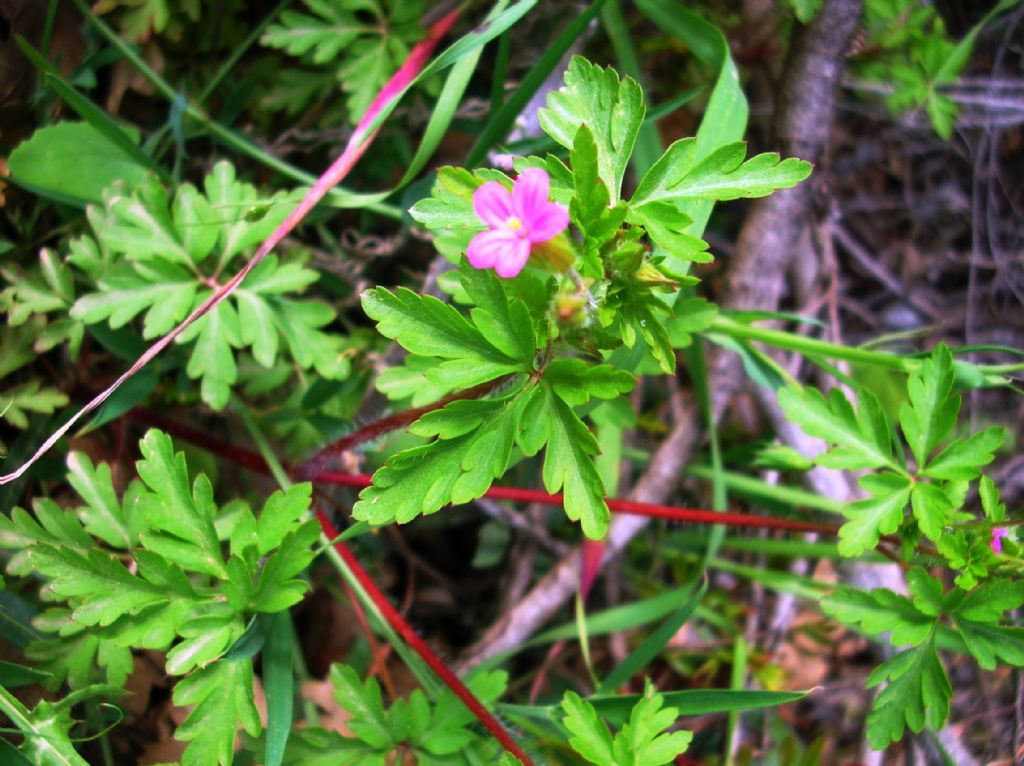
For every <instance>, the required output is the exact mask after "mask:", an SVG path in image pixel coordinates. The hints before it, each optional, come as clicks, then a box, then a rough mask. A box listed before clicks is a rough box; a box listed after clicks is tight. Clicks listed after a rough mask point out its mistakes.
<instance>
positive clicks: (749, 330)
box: [708, 315, 920, 373]
mask: <svg viewBox="0 0 1024 766" xmlns="http://www.w3.org/2000/svg"><path fill="white" fill-rule="evenodd" d="M708 332H712V333H716V332H717V333H721V334H722V335H725V336H727V337H730V338H736V339H742V340H759V341H761V342H762V343H767V344H769V345H771V346H775V347H776V348H784V349H787V350H789V351H796V352H798V353H801V354H806V355H808V356H825V357H829V358H830V359H842V360H845V361H847V362H862V363H864V364H873V365H875V366H878V367H887V368H889V369H893V370H899V371H900V372H907V373H909V372H913V371H914V370H916V369H917V367H918V365H919V364H920V362H919V361H918V360H917V359H909V358H907V357H903V356H897V355H895V354H886V353H882V352H880V351H869V350H868V349H863V348H857V347H856V346H844V345H841V344H839V343H829V342H828V341H824V340H817V339H815V338H808V337H805V336H803V335H797V334H796V333H791V332H787V331H785V330H775V329H772V328H770V327H755V326H754V325H749V324H745V323H743V322H738V321H736V320H735V319H732V318H730V317H728V316H723V315H719V316H718V317H716V318H715V321H714V322H712V323H711V327H710V328H709V329H708Z"/></svg>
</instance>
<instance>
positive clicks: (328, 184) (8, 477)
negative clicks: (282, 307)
mask: <svg viewBox="0 0 1024 766" xmlns="http://www.w3.org/2000/svg"><path fill="white" fill-rule="evenodd" d="M460 12H461V11H460V9H456V10H454V11H452V12H450V13H448V14H446V15H445V16H443V17H442V18H441V19H440V20H439V21H437V22H435V23H434V24H433V25H432V26H431V27H430V29H429V31H428V32H427V36H426V37H424V38H423V39H422V40H420V41H419V42H418V43H417V44H416V46H415V47H414V48H413V49H412V51H410V53H409V57H408V58H407V59H406V60H405V63H404V64H402V66H401V67H400V68H399V70H398V71H397V72H395V74H394V75H392V77H391V79H390V80H388V82H387V84H386V85H385V86H384V87H383V88H382V89H381V91H380V93H378V94H377V97H376V98H375V99H374V100H373V103H372V104H370V108H369V109H367V110H366V114H365V115H363V118H362V119H361V120H360V121H359V124H358V125H357V126H356V129H355V132H354V133H353V134H352V137H351V138H350V139H349V141H348V143H347V144H346V145H345V149H344V151H343V152H342V153H341V156H340V157H338V159H337V160H335V161H334V163H333V164H332V165H331V166H330V167H329V168H328V169H327V170H326V172H324V174H323V175H322V176H320V178H318V179H317V181H316V183H315V184H313V187H312V188H311V189H310V190H309V191H308V192H306V195H305V196H304V197H303V198H302V199H301V200H300V201H299V203H298V204H297V205H296V206H295V209H294V210H292V212H291V213H290V214H289V215H288V217H287V218H285V220H284V221H283V222H282V223H281V225H280V226H278V227H277V228H276V229H275V230H274V232H273V233H272V234H271V235H270V236H269V237H268V238H267V239H266V241H265V242H264V243H263V244H262V245H260V247H259V249H258V250H257V251H256V253H255V254H254V255H253V256H252V258H250V259H249V261H248V262H247V263H246V264H245V266H243V267H242V269H241V270H240V271H239V272H238V273H237V274H235V276H233V277H232V278H231V279H230V280H229V281H228V282H226V283H225V284H224V285H223V286H221V287H220V288H218V289H217V290H215V291H214V292H213V293H212V294H211V295H210V296H209V297H208V298H207V299H206V300H205V301H203V302H202V304H200V305H199V306H198V307H196V308H195V309H194V310H193V311H192V313H190V314H189V315H188V316H187V317H186V318H185V320H184V321H183V322H182V323H181V324H179V325H178V326H177V327H175V328H174V329H173V330H171V331H170V332H169V333H167V334H166V335H165V336H163V337H162V338H160V340H158V341H157V342H156V343H154V344H153V345H152V346H150V347H149V348H147V349H146V350H145V352H143V354H142V356H140V357H139V358H138V359H136V360H135V362H134V364H132V366H131V367H129V368H128V369H127V370H126V371H125V372H124V373H122V374H121V376H120V377H118V378H117V380H115V381H114V382H113V383H111V384H110V385H109V386H108V387H107V388H105V389H103V391H101V392H100V393H99V394H97V395H96V396H95V397H94V398H93V399H92V400H91V401H90V402H89V403H88V404H86V405H85V406H84V407H82V408H81V409H80V410H78V412H76V413H75V414H74V415H72V416H71V417H70V418H69V419H68V420H67V422H65V423H64V424H63V425H62V426H61V427H60V428H58V429H57V430H56V431H54V432H53V433H52V434H50V436H49V437H48V438H47V439H46V441H44V442H43V443H42V445H41V446H40V447H39V449H37V450H36V451H35V453H34V454H33V455H32V457H30V458H29V459H28V460H27V461H26V462H24V463H22V464H21V466H20V467H19V468H18V469H17V470H15V471H13V472H12V473H9V474H5V475H3V476H0V484H7V483H8V482H11V481H14V480H15V479H18V478H19V477H20V476H21V475H22V474H24V473H25V471H27V470H28V469H29V468H30V467H31V466H32V465H34V464H35V463H36V461H37V460H39V458H41V457H42V456H43V455H45V454H46V453H47V452H48V451H49V450H50V449H51V448H52V447H53V445H55V444H56V443H57V442H58V441H60V440H61V439H62V438H63V437H64V436H65V435H66V434H67V433H68V432H69V431H70V430H71V429H72V428H73V427H74V425H75V424H76V423H77V422H78V421H79V420H81V419H82V418H83V417H84V416H85V415H87V414H88V413H90V412H92V411H93V410H95V409H96V408H97V407H99V406H100V405H101V404H103V402H105V401H106V400H107V399H109V398H110V397H111V396H112V395H113V393H114V392H115V391H117V389H118V388H120V387H121V385H122V384H123V383H124V382H125V381H127V380H128V379H129V378H131V377H132V376H133V375H135V374H136V373H137V372H138V371H139V370H141V369H142V368H143V367H145V366H146V365H147V364H149V362H150V361H152V360H153V358H154V357H156V356H157V355H158V354H159V353H160V352H161V351H163V350H164V349H165V348H167V346H169V345H170V344H171V343H173V342H174V340H175V338H177V337H178V336H179V335H181V333H183V332H184V331H185V329H186V328H188V326H189V325H191V324H192V323H193V322H195V321H196V320H197V319H199V318H200V317H202V316H204V315H205V314H207V313H208V312H210V311H211V310H213V309H214V308H216V307H217V305H218V304H220V303H221V302H222V301H224V300H225V299H226V298H227V297H228V296H229V295H230V294H231V293H233V292H234V291H235V288H237V287H238V285H240V284H241V283H242V280H244V279H245V278H246V276H248V274H249V272H251V271H252V270H253V269H254V268H256V265H257V264H259V263H260V261H262V260H263V259H264V258H266V257H267V255H268V254H269V253H270V252H271V250H273V249H274V248H275V247H276V246H277V245H278V243H280V242H281V240H282V239H284V238H285V236H287V235H288V234H289V233H290V232H291V230H292V229H294V228H295V227H296V226H297V225H298V223H299V221H301V220H302V219H303V218H305V217H306V215H307V214H308V213H309V211H310V210H312V209H313V207H314V206H315V205H316V204H317V203H318V202H319V201H320V200H321V199H323V197H324V195H326V194H327V192H329V191H330V190H331V189H332V188H334V187H335V186H336V185H338V184H339V183H340V182H341V181H342V179H344V178H345V176H347V175H348V173H349V171H350V170H351V169H352V167H353V166H354V165H355V164H356V162H358V161H359V158H360V157H362V156H363V154H364V153H365V152H366V149H367V147H369V146H370V144H371V143H372V142H373V138H374V137H375V136H376V135H377V131H378V130H379V126H378V127H377V128H372V129H371V127H370V126H371V125H372V124H373V122H374V120H376V119H377V117H378V116H379V115H380V113H381V112H382V111H384V109H385V108H387V107H388V106H389V105H390V104H391V102H392V101H393V100H394V99H395V98H397V97H398V96H400V95H401V94H402V93H403V92H404V91H405V89H406V88H407V87H408V85H409V83H410V82H411V81H412V80H413V78H415V77H416V75H417V74H418V73H419V72H420V71H421V70H422V69H423V67H424V66H426V64H427V60H428V59H429V58H430V54H431V53H432V52H433V50H434V48H435V47H437V44H438V42H440V40H441V38H442V37H444V35H445V34H446V33H447V32H448V30H449V29H450V28H451V26H452V24H454V23H455V20H456V19H458V17H459V14H460Z"/></svg>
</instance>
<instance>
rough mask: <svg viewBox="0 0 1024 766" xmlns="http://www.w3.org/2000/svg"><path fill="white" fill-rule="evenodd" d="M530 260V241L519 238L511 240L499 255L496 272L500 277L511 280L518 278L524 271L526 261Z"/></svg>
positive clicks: (495, 265)
mask: <svg viewBox="0 0 1024 766" xmlns="http://www.w3.org/2000/svg"><path fill="white" fill-rule="evenodd" d="M529 258H530V243H529V241H528V240H525V239H519V238H518V237H517V238H515V239H513V240H510V241H509V244H508V245H507V246H506V247H503V248H502V250H501V252H500V253H499V254H498V262H497V263H496V264H494V270H495V272H497V274H498V276H499V277H505V278H506V279H510V278H512V277H515V276H518V275H519V272H520V271H522V270H523V266H525V265H526V261H527V260H529Z"/></svg>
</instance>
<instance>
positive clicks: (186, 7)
mask: <svg viewBox="0 0 1024 766" xmlns="http://www.w3.org/2000/svg"><path fill="white" fill-rule="evenodd" d="M200 3H201V0H99V2H97V3H96V4H95V5H94V6H93V10H94V11H95V12H96V13H114V14H115V16H116V19H117V25H118V27H119V28H120V30H121V33H122V34H123V35H124V36H125V37H126V38H127V39H128V40H131V41H132V42H145V41H146V40H148V39H149V38H150V37H151V36H152V35H153V34H154V33H155V34H158V35H165V36H166V37H168V38H170V39H172V40H177V39H180V37H181V35H182V32H183V30H184V27H185V25H186V23H187V22H196V21H198V20H199V18H200Z"/></svg>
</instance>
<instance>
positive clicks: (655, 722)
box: [562, 680, 693, 766]
mask: <svg viewBox="0 0 1024 766" xmlns="http://www.w3.org/2000/svg"><path fill="white" fill-rule="evenodd" d="M663 704H664V699H663V698H662V696H661V694H659V693H658V692H657V690H656V689H655V688H654V685H653V684H652V683H651V682H650V680H648V681H647V682H646V683H645V686H644V694H643V696H642V697H641V698H640V699H639V700H638V701H637V703H636V705H635V706H634V707H633V710H632V712H631V713H630V716H629V721H628V722H627V723H626V724H625V725H624V726H623V727H622V729H620V730H619V732H618V733H616V734H615V736H614V737H613V736H612V734H611V732H610V731H609V730H608V725H607V724H606V723H605V722H604V721H603V720H601V718H600V716H599V715H598V712H597V710H596V709H595V708H594V706H593V705H591V704H590V703H589V702H587V701H586V700H584V699H581V698H580V696H579V695H578V694H576V693H575V692H571V691H569V692H566V693H565V696H564V697H563V698H562V710H564V711H565V716H564V717H563V718H562V724H563V725H564V726H565V728H566V729H568V730H569V732H570V734H571V736H570V737H569V744H570V745H571V746H572V749H573V750H575V751H576V752H577V753H579V754H580V755H581V756H583V758H584V759H585V760H586V761H587V762H588V763H593V764H596V766H662V764H666V763H672V762H674V761H675V758H676V756H678V755H680V754H681V753H684V752H686V748H687V747H689V745H690V740H691V739H692V738H693V734H692V733H691V732H688V731H674V732H671V733H669V732H667V731H666V730H667V729H668V728H669V727H670V726H672V725H673V724H674V723H675V722H676V720H677V719H678V717H679V711H678V710H677V709H676V708H674V707H662V705H663Z"/></svg>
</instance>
